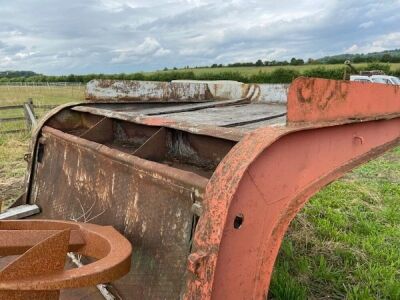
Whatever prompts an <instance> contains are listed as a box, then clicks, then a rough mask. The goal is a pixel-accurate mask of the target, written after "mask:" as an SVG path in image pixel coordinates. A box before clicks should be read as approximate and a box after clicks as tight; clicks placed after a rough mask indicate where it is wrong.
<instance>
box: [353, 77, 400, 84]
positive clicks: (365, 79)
mask: <svg viewBox="0 0 400 300" xmlns="http://www.w3.org/2000/svg"><path fill="white" fill-rule="evenodd" d="M350 81H357V82H372V83H383V84H393V85H400V79H399V78H397V77H395V76H388V75H372V76H365V75H351V76H350Z"/></svg>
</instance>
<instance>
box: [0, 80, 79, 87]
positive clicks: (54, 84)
mask: <svg viewBox="0 0 400 300" xmlns="http://www.w3.org/2000/svg"><path fill="white" fill-rule="evenodd" d="M82 85H84V84H83V83H81V82H36V81H35V82H33V81H32V82H28V81H26V82H12V81H8V82H1V81H0V86H10V87H11V86H12V87H14V86H18V87H31V86H46V87H60V86H78V87H79V86H82Z"/></svg>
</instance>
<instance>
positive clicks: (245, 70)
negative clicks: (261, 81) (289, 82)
mask: <svg viewBox="0 0 400 300" xmlns="http://www.w3.org/2000/svg"><path fill="white" fill-rule="evenodd" d="M353 65H354V67H355V68H356V69H359V68H363V67H366V66H367V64H366V63H361V64H353ZM318 67H324V68H326V69H337V68H342V67H344V65H343V64H332V65H328V64H326V65H325V64H324V65H303V66H271V67H232V68H228V67H222V68H189V69H179V70H178V71H180V72H184V71H193V72H194V73H195V74H202V73H221V72H240V73H241V74H242V75H245V76H249V75H254V74H257V73H259V72H266V73H269V72H272V71H274V70H276V69H280V68H283V69H292V70H297V71H300V72H302V71H305V70H309V69H312V68H318ZM390 68H391V70H392V71H394V70H399V69H400V63H396V64H393V63H392V64H390ZM159 72H162V71H159Z"/></svg>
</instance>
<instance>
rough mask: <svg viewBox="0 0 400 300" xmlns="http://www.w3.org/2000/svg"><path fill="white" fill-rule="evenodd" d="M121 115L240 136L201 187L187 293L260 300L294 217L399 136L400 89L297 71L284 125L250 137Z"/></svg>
mask: <svg viewBox="0 0 400 300" xmlns="http://www.w3.org/2000/svg"><path fill="white" fill-rule="evenodd" d="M65 108H66V107H64V108H59V109H58V110H55V111H53V112H52V115H55V114H56V113H57V112H60V111H61V110H62V109H65ZM82 109H84V107H83V108H81V110H82ZM106 116H107V117H109V118H116V117H117V116H114V115H112V114H110V115H106ZM50 117H51V115H49V116H48V118H47V119H46V121H43V123H42V124H41V125H40V127H39V129H38V131H37V134H38V136H39V133H40V130H41V129H42V126H44V124H45V122H47V120H49V119H50ZM119 118H121V116H119ZM124 120H125V121H128V122H133V123H137V124H143V125H148V126H159V127H167V128H176V129H179V130H183V131H187V132H193V133H196V134H201V135H205V136H214V137H217V138H225V139H230V140H232V141H238V143H237V144H236V146H234V147H233V148H232V150H231V151H230V152H229V153H228V154H227V155H226V156H225V158H224V159H223V160H222V162H221V163H220V164H219V166H218V167H217V169H216V171H215V172H214V174H213V176H212V177H211V179H210V180H209V181H208V183H207V186H206V190H205V193H204V195H201V196H202V201H201V205H202V209H201V211H202V212H203V213H202V215H201V216H200V218H199V223H198V225H197V227H196V229H195V232H194V239H193V245H192V250H191V254H190V255H189V256H188V262H187V274H186V286H185V287H184V288H183V294H182V297H183V298H185V299H211V298H212V299H262V298H264V297H265V294H266V293H267V292H268V287H269V281H270V278H271V273H272V269H273V266H274V262H275V259H276V256H277V253H278V250H279V247H280V245H281V242H282V239H283V237H284V234H285V232H286V230H287V228H288V226H289V223H290V221H291V220H292V219H293V218H294V217H295V215H296V214H297V212H298V211H299V210H300V209H301V208H302V207H303V206H304V204H305V203H306V202H307V201H308V199H309V198H310V197H311V196H312V195H313V194H315V193H316V192H317V191H318V190H320V189H321V188H322V187H323V186H325V185H327V184H328V183H329V182H331V181H333V180H335V179H337V178H339V177H340V176H342V175H343V174H344V173H345V172H347V171H349V170H351V169H352V168H354V167H356V166H358V165H360V164H362V163H364V162H366V161H368V160H370V159H372V158H374V157H376V156H378V155H380V154H381V153H383V152H384V151H387V150H389V149H390V148H392V147H395V146H396V145H397V144H399V142H400V88H399V87H394V86H386V85H379V84H365V83H355V82H344V81H334V80H324V79H306V78H300V79H297V80H296V81H294V82H293V84H292V85H291V88H290V91H289V98H288V123H287V126H285V127H266V128H261V129H258V130H256V131H253V132H251V133H249V134H247V135H245V136H243V132H242V131H240V130H239V129H236V128H220V127H215V126H214V127H213V126H204V125H202V126H197V125H195V126H194V125H193V124H188V123H185V122H178V123H177V122H174V121H172V120H170V119H168V118H163V117H154V116H137V117H134V118H128V117H126V118H124ZM35 145H36V140H34V147H35ZM129 159H131V158H129ZM31 163H32V164H34V161H33V160H32V162H31ZM29 174H30V173H29ZM28 181H29V178H28ZM28 187H29V185H28ZM28 201H29V200H28Z"/></svg>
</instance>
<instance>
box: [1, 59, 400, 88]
mask: <svg viewBox="0 0 400 300" xmlns="http://www.w3.org/2000/svg"><path fill="white" fill-rule="evenodd" d="M358 69H359V70H360V71H361V70H382V71H384V72H385V73H386V74H388V75H394V76H400V69H397V70H391V68H390V64H387V63H385V64H384V63H370V64H368V65H366V66H365V67H363V68H358ZM344 70H345V66H344V65H343V66H338V67H335V68H332V67H329V68H327V67H325V66H323V65H316V66H315V67H310V68H302V69H299V68H277V69H275V70H273V71H259V72H257V73H255V74H246V73H243V72H239V71H236V70H232V71H229V70H227V71H222V70H221V71H220V72H215V71H214V72H211V71H207V70H204V71H202V72H193V71H191V70H180V71H177V70H172V71H160V72H154V73H132V74H125V73H121V74H87V75H73V74H71V75H66V76H46V75H38V74H37V75H34V76H23V77H12V78H9V77H1V75H0V82H3V83H4V82H76V83H78V82H80V83H87V82H89V81H90V80H92V79H110V80H148V81H171V80H179V79H189V80H236V81H241V82H245V83H290V82H291V81H292V80H293V79H294V78H296V77H299V76H307V77H319V78H327V79H337V80H339V79H342V78H343V73H344Z"/></svg>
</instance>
